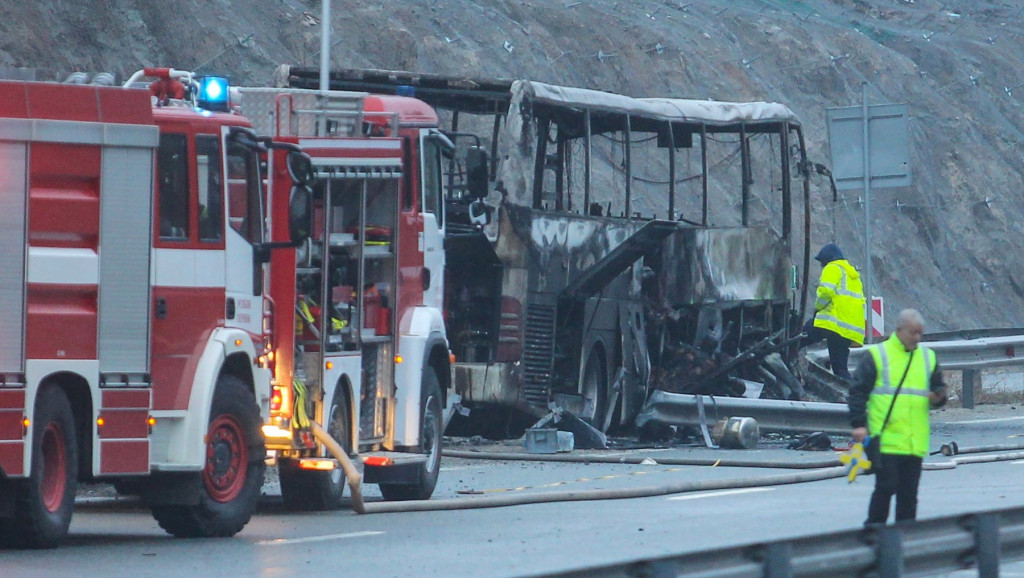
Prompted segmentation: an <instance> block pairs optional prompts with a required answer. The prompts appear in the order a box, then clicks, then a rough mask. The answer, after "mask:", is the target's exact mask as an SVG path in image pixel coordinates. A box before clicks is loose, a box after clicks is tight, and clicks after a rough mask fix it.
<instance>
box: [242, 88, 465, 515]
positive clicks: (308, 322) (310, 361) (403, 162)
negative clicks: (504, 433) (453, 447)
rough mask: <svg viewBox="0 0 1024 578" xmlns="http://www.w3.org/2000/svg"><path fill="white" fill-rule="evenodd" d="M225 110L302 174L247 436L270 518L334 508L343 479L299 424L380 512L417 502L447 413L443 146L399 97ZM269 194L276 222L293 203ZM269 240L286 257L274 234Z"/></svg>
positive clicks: (249, 103) (295, 98)
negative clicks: (303, 207)
mask: <svg viewBox="0 0 1024 578" xmlns="http://www.w3.org/2000/svg"><path fill="white" fill-rule="evenodd" d="M234 102H235V103H236V106H238V107H239V109H240V110H241V112H242V113H243V114H244V115H245V116H247V117H248V118H250V119H253V122H254V123H256V129H257V131H258V132H260V133H263V134H270V135H273V139H274V141H275V142H279V143H290V144H292V145H295V146H296V147H299V148H301V150H302V151H303V152H304V153H305V154H308V155H309V156H310V157H311V159H312V163H311V164H312V169H311V171H312V175H311V177H310V181H309V191H310V193H311V198H312V205H313V214H314V219H313V222H312V223H311V227H310V235H309V238H308V240H307V241H306V242H305V243H304V244H302V245H301V246H300V247H298V248H297V249H285V250H279V251H275V252H274V253H273V255H272V256H271V260H270V289H271V294H272V296H273V302H274V303H275V305H276V307H277V312H276V315H274V317H273V322H274V324H273V335H274V340H275V342H274V345H273V353H274V355H273V359H272V360H271V367H272V369H273V372H274V375H275V383H274V390H273V391H274V393H273V399H272V407H271V422H270V423H268V424H267V425H266V426H264V428H263V431H264V434H265V435H266V439H267V448H268V450H269V451H270V453H271V455H272V456H273V459H275V460H276V462H277V464H278V465H279V472H280V481H281V492H282V495H283V498H284V502H285V505H286V507H289V508H292V509H312V510H325V509H331V508H335V507H338V505H339V504H340V499H341V496H342V490H343V483H344V478H343V476H342V473H341V471H340V470H339V469H338V468H337V464H336V462H335V460H333V459H331V458H330V457H329V456H328V454H327V452H326V450H325V448H324V447H323V445H322V444H321V443H319V441H318V440H316V439H315V438H314V437H313V436H312V435H311V433H310V431H309V429H308V426H307V421H308V420H309V419H312V420H314V421H315V422H317V423H322V424H324V428H325V429H326V430H327V432H328V433H329V434H330V435H331V437H333V438H334V439H335V440H338V441H339V442H340V444H341V446H342V447H343V449H344V450H345V451H346V452H348V453H349V454H352V455H355V454H356V453H358V454H359V455H360V456H361V458H362V463H363V476H364V477H363V481H364V482H367V483H377V484H379V485H380V489H381V492H382V494H383V495H384V497H385V498H387V499H398V500H401V499H426V498H429V497H430V496H431V494H432V493H433V490H434V486H435V484H436V483H437V476H438V471H439V469H440V459H441V433H442V431H443V425H444V422H445V420H446V418H448V417H450V416H451V414H452V412H453V411H454V409H453V408H454V403H455V400H456V399H457V398H455V397H453V399H452V401H451V402H449V401H448V400H447V393H448V392H449V391H450V388H451V369H450V368H451V360H450V352H449V348H448V341H447V337H446V334H445V324H444V319H443V315H442V304H443V295H444V288H443V281H444V267H445V262H444V255H445V253H444V246H443V241H444V237H445V222H444V212H443V208H444V202H443V200H444V191H443V190H442V189H443V186H444V185H443V183H442V179H441V174H442V173H441V169H442V158H443V157H444V155H446V154H448V153H450V151H452V150H453V145H452V143H451V142H450V141H449V140H448V139H447V138H446V137H445V136H444V135H443V134H441V133H440V132H439V131H438V130H437V128H436V127H437V123H438V119H437V116H436V114H435V113H434V111H433V110H432V109H431V108H430V107H428V106H427V105H426V104H424V103H423V102H421V101H419V100H416V99H414V98H409V97H403V96H376V95H367V94H364V93H353V92H340V91H331V92H323V93H322V92H319V91H314V90H300V89H285V88H279V89H278V88H239V89H237V90H236V96H235V98H234ZM278 154H284V151H281V152H279V153H278ZM282 164H283V163H281V162H278V163H277V165H278V166H281V165H282ZM274 182H275V183H278V184H279V185H278V187H277V188H274V189H273V190H272V191H271V199H272V200H271V206H272V208H273V210H272V211H271V213H272V214H274V215H277V214H283V213H286V212H287V209H288V207H287V203H288V201H289V199H290V198H291V197H292V196H293V195H292V194H291V193H290V191H289V190H288V189H287V187H288V186H290V185H289V183H288V182H287V180H284V179H278V180H275V181H274ZM271 230H272V231H273V232H274V233H273V235H274V241H275V242H276V243H277V244H279V245H286V244H287V243H288V241H289V239H288V238H287V235H288V229H287V228H280V229H279V228H277V227H275V226H274V225H273V224H272V225H271ZM288 304H295V314H294V315H291V311H290V309H289V305H288Z"/></svg>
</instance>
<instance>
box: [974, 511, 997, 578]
mask: <svg viewBox="0 0 1024 578" xmlns="http://www.w3.org/2000/svg"><path fill="white" fill-rule="evenodd" d="M999 551H1000V545H999V514H979V515H978V516H977V518H976V520H975V527H974V553H975V556H976V558H977V564H978V578H998V577H999Z"/></svg>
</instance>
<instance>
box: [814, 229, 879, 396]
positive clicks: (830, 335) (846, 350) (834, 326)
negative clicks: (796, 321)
mask: <svg viewBox="0 0 1024 578" xmlns="http://www.w3.org/2000/svg"><path fill="white" fill-rule="evenodd" d="M814 259H815V260H816V261H818V262H819V263H821V267H822V268H821V278H820V279H819V280H818V291H817V295H816V298H815V300H814V310H815V313H814V318H813V319H811V320H810V321H808V322H807V324H806V325H805V326H804V328H803V332H804V338H803V339H801V340H800V347H807V346H808V345H811V344H812V343H817V342H819V341H821V340H822V339H824V340H825V342H826V344H827V345H828V358H829V363H830V364H831V365H832V373H834V374H836V375H838V376H839V377H842V378H844V379H850V369H849V367H848V364H849V360H850V343H851V342H852V343H856V344H857V345H861V344H863V343H864V288H863V286H862V285H861V281H860V273H859V272H858V271H857V270H856V269H854V267H853V265H851V264H850V262H849V261H847V260H846V259H845V258H844V257H843V252H842V250H840V249H839V246H838V245H836V244H835V243H829V244H827V245H825V246H824V247H822V248H821V251H818V254H817V255H816V256H815V257H814Z"/></svg>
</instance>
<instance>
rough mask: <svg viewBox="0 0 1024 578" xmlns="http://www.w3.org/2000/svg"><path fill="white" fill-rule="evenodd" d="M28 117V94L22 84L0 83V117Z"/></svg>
mask: <svg viewBox="0 0 1024 578" xmlns="http://www.w3.org/2000/svg"><path fill="white" fill-rule="evenodd" d="M26 116H28V93H27V92H26V91H25V83H24V82H0V117H3V118H25V117H26Z"/></svg>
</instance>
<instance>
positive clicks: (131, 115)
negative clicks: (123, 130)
mask: <svg viewBox="0 0 1024 578" xmlns="http://www.w3.org/2000/svg"><path fill="white" fill-rule="evenodd" d="M99 97H100V120H102V121H103V122H117V123H129V124H153V106H152V104H151V103H150V100H149V93H148V92H146V91H142V90H124V89H123V88H111V89H100V91H99Z"/></svg>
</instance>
